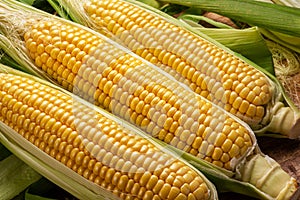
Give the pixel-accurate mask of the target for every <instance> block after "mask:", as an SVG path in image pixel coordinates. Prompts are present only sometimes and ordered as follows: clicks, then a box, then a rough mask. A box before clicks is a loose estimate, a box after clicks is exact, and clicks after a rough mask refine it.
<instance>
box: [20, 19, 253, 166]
mask: <svg viewBox="0 0 300 200" xmlns="http://www.w3.org/2000/svg"><path fill="white" fill-rule="evenodd" d="M24 40H25V45H26V47H27V49H28V51H29V54H30V56H31V58H32V59H33V60H34V61H35V64H36V65H37V66H38V67H40V68H41V69H42V70H44V71H45V72H47V73H48V74H49V75H50V76H51V77H53V79H55V80H57V82H58V83H60V84H61V85H62V86H64V87H65V88H67V89H68V90H70V91H72V92H73V93H75V94H78V95H80V96H81V97H83V98H85V99H87V100H89V101H90V102H92V103H94V104H96V105H99V106H102V107H103V108H105V109H108V110H110V111H111V112H112V113H114V114H116V115H118V116H121V117H122V118H124V119H126V120H128V121H130V122H132V123H133V124H135V125H136V126H138V127H140V128H141V129H143V130H145V131H146V132H147V133H149V134H151V135H152V136H154V137H156V138H159V139H160V140H163V141H165V142H166V143H168V144H171V145H173V146H175V147H177V148H179V149H182V150H184V151H186V152H189V153H191V154H193V155H195V156H197V157H199V158H202V159H205V160H207V161H209V162H212V163H214V164H215V165H218V166H220V167H225V168H226V169H232V168H233V167H234V166H233V165H232V160H234V159H236V158H240V157H242V156H244V155H245V153H246V152H247V151H248V149H249V148H251V147H252V144H253V143H252V139H251V136H250V132H249V131H248V130H247V129H246V128H245V127H244V126H243V125H241V124H239V123H238V122H237V121H235V120H233V119H232V118H231V117H229V116H228V114H226V113H225V112H223V111H222V110H220V109H219V108H218V107H216V106H213V105H212V104H211V103H210V102H208V101H206V100H204V99H203V98H201V96H197V95H195V94H194V93H193V92H192V91H189V90H186V89H184V88H183V87H181V86H180V85H179V84H178V83H177V82H175V81H173V80H171V79H168V78H167V77H166V76H163V75H162V74H161V73H159V72H158V71H156V70H154V69H153V68H152V66H151V65H147V64H146V63H144V62H142V61H141V60H139V59H137V58H136V57H134V56H132V55H131V54H129V53H128V52H126V51H124V50H122V49H121V48H117V47H116V46H114V45H113V44H111V43H109V42H107V41H105V40H104V39H103V38H100V36H98V35H94V34H92V33H91V32H88V31H87V30H84V29H80V28H79V27H75V26H73V25H71V24H64V23H61V22H54V21H51V20H49V21H48V20H45V21H40V22H37V23H35V24H34V25H33V26H32V27H31V28H30V29H29V30H28V31H27V32H26V33H25V35H24Z"/></svg>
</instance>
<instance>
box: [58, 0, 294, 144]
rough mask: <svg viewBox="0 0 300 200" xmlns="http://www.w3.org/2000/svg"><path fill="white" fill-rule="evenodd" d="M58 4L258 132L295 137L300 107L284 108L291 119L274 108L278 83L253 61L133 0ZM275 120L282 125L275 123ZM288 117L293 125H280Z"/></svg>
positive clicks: (92, 0)
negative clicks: (258, 68) (296, 108)
mask: <svg viewBox="0 0 300 200" xmlns="http://www.w3.org/2000/svg"><path fill="white" fill-rule="evenodd" d="M59 2H60V3H61V5H62V6H63V7H65V8H66V10H68V11H69V12H70V13H71V15H72V16H73V20H75V21H77V22H79V23H82V24H85V25H87V26H89V27H91V28H93V29H95V30H97V31H99V32H100V33H102V34H105V35H106V36H108V37H110V38H112V39H114V40H116V41H117V42H119V43H121V44H122V45H124V46H126V47H128V48H129V49H131V50H132V51H133V52H134V53H136V54H137V55H139V56H141V57H143V58H144V59H146V60H148V61H150V62H151V63H154V64H155V65H157V66H159V67H160V68H161V69H163V70H164V71H166V72H167V73H169V74H170V75H172V76H173V77H174V78H176V79H177V80H178V81H180V82H182V83H184V84H186V85H187V86H189V87H190V88H191V89H192V90H193V91H194V92H196V93H198V94H200V95H201V96H204V97H205V98H207V99H209V100H210V101H212V102H214V103H215V104H217V105H219V106H221V107H222V108H224V109H225V110H226V111H228V112H231V113H232V114H234V115H236V116H238V117H239V118H241V119H242V120H244V121H245V122H247V123H248V124H249V125H250V126H251V127H252V128H253V129H254V130H255V131H256V133H257V134H258V135H259V134H262V133H265V132H266V131H272V132H275V133H277V134H278V133H279V134H282V135H283V136H284V137H289V138H297V137H298V133H299V131H298V130H299V112H298V110H295V109H293V108H287V109H285V111H284V112H286V111H287V110H289V111H288V112H289V113H290V114H288V116H290V117H292V118H289V117H287V118H285V116H283V115H281V114H282V113H281V112H278V113H276V112H275V111H274V110H272V108H273V107H274V104H279V105H281V104H282V103H281V102H280V101H281V100H280V97H281V94H278V90H279V89H278V87H279V86H278V85H276V84H274V83H273V82H272V81H271V80H270V79H269V78H268V77H267V76H266V75H265V74H264V73H262V72H261V71H259V70H257V69H256V68H255V67H254V66H255V64H254V63H251V62H250V61H247V62H246V60H245V59H244V60H243V59H241V58H240V57H238V56H236V55H235V54H234V53H233V52H231V51H230V50H228V49H226V48H224V47H222V46H221V45H219V44H217V43H216V42H214V41H212V40H211V39H210V38H208V37H206V36H204V35H203V34H200V35H199V34H198V35H195V34H194V33H192V32H191V30H189V28H188V27H187V26H186V25H185V24H183V23H180V22H179V21H176V20H174V19H172V18H171V17H170V16H168V15H165V14H163V13H161V12H159V11H157V10H155V9H153V8H150V7H148V6H146V5H144V4H140V3H139V2H136V1H131V0H105V1H97V0H88V1H81V0H75V1H69V0H59ZM197 33H198V32H197ZM282 105H283V104H282ZM282 105H281V106H280V107H282ZM277 118H280V121H282V123H280V124H278V121H276V119H277ZM274 120H275V121H274ZM285 121H286V122H285ZM287 121H289V122H290V121H292V122H293V123H292V124H293V125H292V126H289V127H286V126H282V125H284V124H286V123H287ZM289 124H290V123H289Z"/></svg>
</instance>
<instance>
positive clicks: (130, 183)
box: [0, 73, 217, 199]
mask: <svg viewBox="0 0 300 200" xmlns="http://www.w3.org/2000/svg"><path fill="white" fill-rule="evenodd" d="M0 110H1V112H0V121H1V122H2V123H4V124H6V125H7V126H9V127H11V128H12V129H14V130H15V131H16V132H17V133H18V134H20V135H21V136H22V137H23V138H24V139H26V140H28V141H29V142H31V143H32V144H33V145H35V146H36V147H38V148H39V149H40V150H42V151H43V152H45V153H46V154H48V155H49V156H51V157H53V158H55V159H56V160H58V161H59V162H61V163H62V164H64V165H65V166H66V167H68V168H70V169H72V170H73V171H75V172H76V173H78V174H80V175H81V176H83V177H84V178H86V179H88V180H90V181H92V182H94V183H96V184H97V185H99V186H100V187H102V188H105V189H106V190H108V191H110V192H112V193H113V194H114V195H116V196H119V197H120V198H121V199H215V198H217V197H215V196H214V195H215V194H214V192H213V191H211V190H212V187H211V185H210V186H209V185H208V184H207V183H206V181H207V180H206V179H205V178H203V175H199V172H197V171H195V170H194V169H192V168H191V167H190V166H188V165H187V164H185V163H184V162H182V161H181V160H178V159H176V158H175V157H172V156H171V155H169V154H167V153H165V152H163V151H161V150H160V149H159V148H158V147H156V146H155V145H154V144H152V143H151V142H149V141H148V140H147V139H145V138H142V137H141V136H138V135H137V134H135V133H133V132H132V131H130V130H129V129H126V128H124V127H122V126H121V125H120V124H119V123H118V121H115V120H113V119H110V118H108V117H106V116H104V115H102V114H100V113H97V112H96V111H94V110H93V109H92V108H90V107H88V106H85V105H84V104H81V103H79V102H77V101H76V100H74V99H73V98H72V96H69V95H66V94H64V93H62V92H60V91H58V90H56V89H53V88H51V87H49V86H46V85H43V84H41V83H39V82H36V81H34V80H31V79H29V78H27V77H20V76H17V75H12V74H7V73H0ZM112 196H113V195H112Z"/></svg>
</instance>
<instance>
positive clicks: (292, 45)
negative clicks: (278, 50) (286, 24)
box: [259, 28, 300, 53]
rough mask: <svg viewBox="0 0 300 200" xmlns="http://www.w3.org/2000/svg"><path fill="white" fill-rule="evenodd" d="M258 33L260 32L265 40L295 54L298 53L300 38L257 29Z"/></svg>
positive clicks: (299, 50) (299, 51)
mask: <svg viewBox="0 0 300 200" xmlns="http://www.w3.org/2000/svg"><path fill="white" fill-rule="evenodd" d="M259 32H261V33H262V34H263V35H264V36H265V37H266V38H268V39H270V40H273V41H274V42H276V43H278V44H280V45H282V46H284V47H287V48H289V49H291V50H293V51H295V52H297V53H300V37H297V36H292V35H288V34H284V33H279V32H276V31H271V30H267V29H264V28H259Z"/></svg>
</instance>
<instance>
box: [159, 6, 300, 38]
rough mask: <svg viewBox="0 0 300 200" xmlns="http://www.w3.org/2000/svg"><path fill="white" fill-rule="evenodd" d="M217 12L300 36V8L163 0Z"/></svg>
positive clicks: (248, 22)
mask: <svg viewBox="0 0 300 200" xmlns="http://www.w3.org/2000/svg"><path fill="white" fill-rule="evenodd" d="M161 2H164V3H173V4H179V5H184V6H188V7H194V8H199V9H203V10H207V11H211V12H215V13H218V14H221V15H224V16H226V17H229V18H231V19H234V20H237V21H241V22H244V23H247V24H250V25H252V26H258V27H263V28H266V29H269V30H273V31H278V32H281V33H285V34H289V35H293V36H298V37H299V36H300V9H299V8H292V7H287V6H282V5H277V4H270V3H266V2H260V1H253V0H226V1H223V0H215V1H211V0H189V1H180V0H161Z"/></svg>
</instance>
